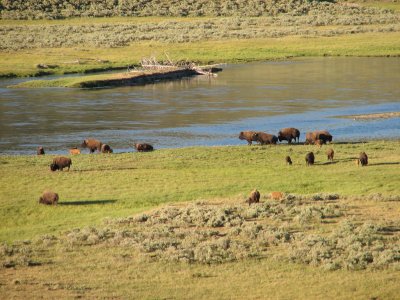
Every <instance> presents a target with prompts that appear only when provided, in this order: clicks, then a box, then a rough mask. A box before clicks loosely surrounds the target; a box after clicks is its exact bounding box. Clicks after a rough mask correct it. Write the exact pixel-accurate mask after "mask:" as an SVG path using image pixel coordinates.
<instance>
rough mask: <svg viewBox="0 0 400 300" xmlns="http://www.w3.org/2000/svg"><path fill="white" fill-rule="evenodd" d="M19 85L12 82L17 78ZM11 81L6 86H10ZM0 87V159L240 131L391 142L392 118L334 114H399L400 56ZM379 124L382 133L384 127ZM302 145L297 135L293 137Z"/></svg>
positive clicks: (232, 138)
mask: <svg viewBox="0 0 400 300" xmlns="http://www.w3.org/2000/svg"><path fill="white" fill-rule="evenodd" d="M18 80H20V79H18ZM15 81H16V80H14V82H15ZM10 82H11V81H8V82H7V81H3V83H2V84H1V86H2V87H1V88H0V137H1V141H0V153H3V154H4V153H7V154H9V153H23V154H29V153H34V148H35V147H36V146H37V145H43V146H44V147H45V148H46V149H47V150H48V151H50V152H54V153H66V149H67V148H68V147H70V146H75V145H78V144H80V142H81V140H83V139H84V138H86V137H95V138H99V139H101V140H102V141H105V142H107V143H109V144H111V145H112V146H113V148H114V150H116V151H117V152H118V151H127V150H131V149H132V148H131V145H130V144H129V143H130V141H132V140H145V141H149V142H152V143H154V144H155V145H157V147H158V148H160V147H181V146H189V145H220V144H222V145H224V144H239V143H240V141H239V140H238V139H237V138H236V136H237V133H238V132H239V131H240V130H243V129H253V128H254V129H258V130H265V131H269V132H276V131H277V130H278V129H279V128H281V127H285V126H295V127H298V128H299V129H301V131H302V132H305V131H306V130H310V129H314V128H326V129H329V130H330V131H332V133H333V134H334V136H339V137H340V138H343V139H346V138H347V139H351V138H365V137H367V138H369V137H385V136H388V134H389V132H390V134H394V135H395V136H397V137H399V136H400V124H399V123H400V122H399V119H390V120H374V121H369V122H368V125H366V124H365V122H364V123H363V122H360V121H354V120H343V119H336V118H331V117H332V116H335V115H341V114H349V113H350V112H351V113H364V112H385V111H399V110H400V104H399V103H400V90H399V82H400V58H319V59H305V60H293V61H285V62H265V63H252V64H245V65H229V66H226V67H224V71H223V72H222V73H219V76H218V77H217V78H208V77H205V76H199V77H195V78H187V79H183V80H179V81H172V82H164V83H157V84H152V85H146V86H141V87H122V88H115V89H99V90H75V89H61V88H51V89H8V88H5V87H4V86H5V85H6V84H7V83H8V84H9V83H10ZM385 128H388V130H386V131H385V130H384V129H385ZM301 138H302V139H304V135H302V137H301Z"/></svg>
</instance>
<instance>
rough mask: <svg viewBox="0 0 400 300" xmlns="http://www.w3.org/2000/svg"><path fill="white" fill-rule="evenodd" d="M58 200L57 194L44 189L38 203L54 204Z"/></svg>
mask: <svg viewBox="0 0 400 300" xmlns="http://www.w3.org/2000/svg"><path fill="white" fill-rule="evenodd" d="M57 202H58V194H57V193H54V192H50V191H44V192H43V194H42V197H40V198H39V203H41V204H46V205H56V204H57Z"/></svg>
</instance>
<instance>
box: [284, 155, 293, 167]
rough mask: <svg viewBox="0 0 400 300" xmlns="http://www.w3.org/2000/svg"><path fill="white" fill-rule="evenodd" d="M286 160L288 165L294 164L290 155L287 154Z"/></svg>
mask: <svg viewBox="0 0 400 300" xmlns="http://www.w3.org/2000/svg"><path fill="white" fill-rule="evenodd" d="M285 161H286V164H287V165H292V159H291V158H290V156H286V157H285Z"/></svg>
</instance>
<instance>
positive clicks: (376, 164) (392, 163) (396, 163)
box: [368, 162, 400, 166]
mask: <svg viewBox="0 0 400 300" xmlns="http://www.w3.org/2000/svg"><path fill="white" fill-rule="evenodd" d="M387 165H400V162H382V163H374V164H368V166H387Z"/></svg>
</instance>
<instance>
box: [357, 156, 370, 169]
mask: <svg viewBox="0 0 400 300" xmlns="http://www.w3.org/2000/svg"><path fill="white" fill-rule="evenodd" d="M360 164H361V166H362V167H363V166H366V165H368V156H367V154H366V153H365V152H361V153H360V156H359V157H358V165H360Z"/></svg>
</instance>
